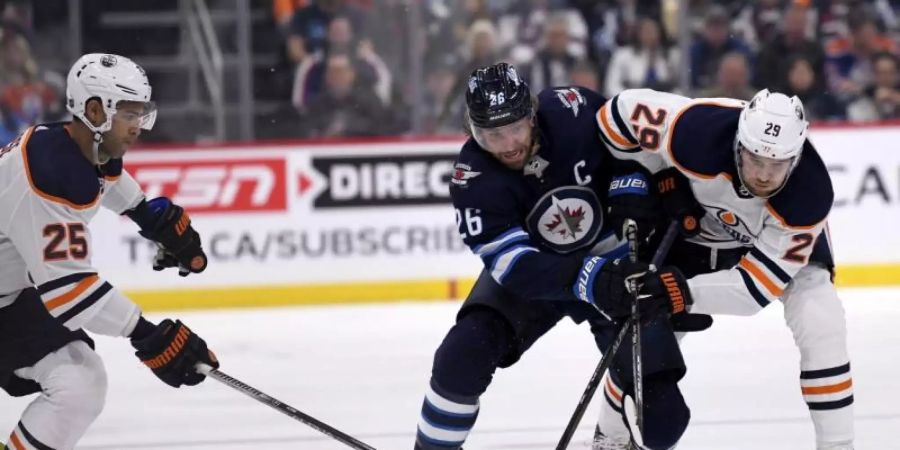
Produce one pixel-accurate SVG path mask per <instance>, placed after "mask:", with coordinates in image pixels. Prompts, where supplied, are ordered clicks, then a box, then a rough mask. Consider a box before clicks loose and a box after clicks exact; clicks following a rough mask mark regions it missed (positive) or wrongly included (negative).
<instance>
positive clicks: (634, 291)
mask: <svg viewBox="0 0 900 450" xmlns="http://www.w3.org/2000/svg"><path fill="white" fill-rule="evenodd" d="M622 234H623V235H624V236H625V238H626V239H628V259H630V260H631V262H633V263H636V262H637V260H638V237H637V236H638V229H637V222H635V221H634V220H631V219H626V220H625V224H624V225H623V230H622ZM654 256H655V255H654ZM651 270H652V269H651ZM628 290H629V291H631V295H633V296H634V301H633V302H631V367H632V370H633V372H632V379H633V380H634V409H635V413H636V414H635V416H636V424H637V431H638V434H640V435H641V441H642V442H643V437H644V359H643V358H642V357H641V327H640V324H641V316H640V314H641V310H640V308H638V301H639V300H638V285H637V279H636V278H634V277H632V278H631V279H629V280H628Z"/></svg>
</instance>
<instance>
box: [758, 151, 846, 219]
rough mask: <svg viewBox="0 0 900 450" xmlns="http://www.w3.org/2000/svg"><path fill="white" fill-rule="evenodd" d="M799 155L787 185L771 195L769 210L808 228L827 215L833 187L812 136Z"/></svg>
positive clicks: (780, 217) (778, 216)
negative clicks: (813, 143)
mask: <svg viewBox="0 0 900 450" xmlns="http://www.w3.org/2000/svg"><path fill="white" fill-rule="evenodd" d="M800 155H801V156H800V163H799V164H798V165H797V168H795V169H794V172H793V173H791V177H790V178H788V181H787V184H786V185H785V186H784V189H782V190H781V192H779V193H778V194H775V196H774V197H772V198H770V199H769V211H770V212H771V213H772V214H773V215H774V216H775V218H777V219H778V220H779V221H780V222H781V223H782V224H784V225H785V226H787V227H793V228H808V227H813V226H815V225H816V224H818V223H819V222H821V221H823V220H825V218H827V217H828V213H829V212H830V211H831V206H832V204H834V190H833V188H832V185H831V177H829V176H828V169H827V168H826V167H825V163H824V162H823V161H822V158H821V157H820V156H819V153H818V152H816V149H815V147H813V145H812V144H810V142H809V140H807V141H806V142H805V143H804V144H803V152H802V153H801V154H800Z"/></svg>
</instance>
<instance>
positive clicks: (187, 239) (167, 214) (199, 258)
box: [125, 197, 207, 277]
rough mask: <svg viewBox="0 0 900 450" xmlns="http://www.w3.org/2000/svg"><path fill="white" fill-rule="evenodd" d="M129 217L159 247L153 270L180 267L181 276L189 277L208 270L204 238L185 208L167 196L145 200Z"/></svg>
mask: <svg viewBox="0 0 900 450" xmlns="http://www.w3.org/2000/svg"><path fill="white" fill-rule="evenodd" d="M125 214H126V215H127V216H128V217H130V218H131V220H133V221H134V222H135V223H137V224H138V226H140V227H141V231H140V232H139V233H140V234H141V236H143V237H145V238H147V239H150V240H151V241H153V242H156V243H157V244H159V247H160V248H159V251H157V253H156V257H155V258H154V259H153V270H163V269H166V268H169V267H178V274H179V275H181V276H183V277H185V276H187V275H188V274H191V273H200V272H203V271H204V270H205V269H206V265H207V258H206V253H204V252H203V248H202V247H201V242H200V235H199V234H197V231H196V230H194V227H192V226H191V219H190V217H189V216H188V214H187V213H186V212H185V211H184V208H182V207H180V206H178V205H176V204H174V203H172V201H171V200H169V199H168V198H166V197H157V198H154V199H153V200H150V201H149V202H148V201H143V200H142V201H141V203H140V204H138V205H137V206H136V207H134V209H131V210H128V211H125Z"/></svg>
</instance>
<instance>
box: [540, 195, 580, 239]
mask: <svg viewBox="0 0 900 450" xmlns="http://www.w3.org/2000/svg"><path fill="white" fill-rule="evenodd" d="M551 198H552V199H553V207H554V208H556V213H554V214H552V215H551V217H552V218H553V220H552V221H551V222H550V223H548V224H544V227H546V228H547V231H548V232H550V233H553V234H558V235H560V236H561V237H562V239H566V238H571V239H575V237H576V236H577V234H578V233H581V231H582V229H581V222H583V221H584V206H581V205H579V206H578V208H577V209H574V210H570V209H569V207H567V206H563V204H562V202H560V201H559V199H558V198H556V197H555V196H554V197H551Z"/></svg>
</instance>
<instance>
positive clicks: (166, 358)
mask: <svg viewBox="0 0 900 450" xmlns="http://www.w3.org/2000/svg"><path fill="white" fill-rule="evenodd" d="M141 320H142V321H143V319H141ZM143 323H145V324H146V323H148V322H143ZM145 326H146V325H145ZM150 326H154V325H152V324H151V325H150ZM154 327H155V328H154V329H153V330H152V331H151V332H150V333H148V334H147V335H146V336H141V337H139V338H138V337H135V336H134V335H132V338H131V345H132V346H133V347H134V348H135V349H136V350H137V351H136V352H135V353H134V354H135V356H137V357H138V359H140V360H141V361H143V362H144V364H145V365H146V366H147V367H149V368H150V370H152V371H153V374H154V375H156V376H157V377H158V378H159V379H160V380H162V381H163V382H164V383H166V384H168V385H169V386H172V387H176V388H177V387H181V385H188V386H194V385H196V384H198V383H200V382H201V381H203V379H204V378H206V377H205V376H204V375H202V374H200V373H198V372H197V371H196V369H194V366H195V365H196V364H197V363H199V362H202V363H206V364H209V365H210V366H212V367H215V368H218V367H219V361H218V360H217V359H216V355H215V354H214V353H213V352H212V351H210V350H209V349H208V348H207V347H206V341H204V340H203V339H202V338H200V336H197V335H196V334H194V332H193V331H191V329H190V328H188V327H186V326H185V325H184V324H183V323H181V321H180V320H179V321H176V322H172V321H171V320H170V319H166V320H164V321H162V322H161V323H160V324H159V325H155V326H154Z"/></svg>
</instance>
